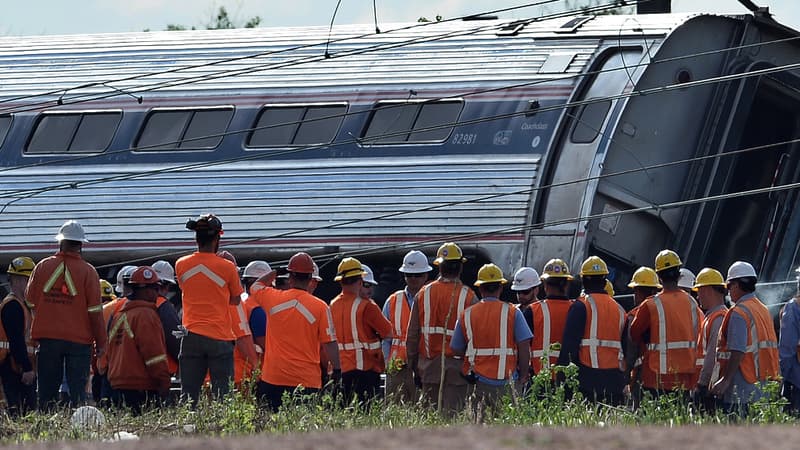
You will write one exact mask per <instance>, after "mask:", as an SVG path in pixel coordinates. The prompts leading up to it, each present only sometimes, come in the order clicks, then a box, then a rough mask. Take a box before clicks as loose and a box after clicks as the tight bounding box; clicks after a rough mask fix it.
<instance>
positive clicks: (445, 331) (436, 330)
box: [420, 285, 468, 357]
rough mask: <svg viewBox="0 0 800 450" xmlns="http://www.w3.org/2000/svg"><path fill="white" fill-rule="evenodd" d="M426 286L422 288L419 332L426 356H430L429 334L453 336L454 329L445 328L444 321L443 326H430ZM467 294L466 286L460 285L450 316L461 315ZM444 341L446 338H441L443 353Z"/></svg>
mask: <svg viewBox="0 0 800 450" xmlns="http://www.w3.org/2000/svg"><path fill="white" fill-rule="evenodd" d="M428 286H430V285H428ZM428 286H426V287H425V288H423V291H422V303H423V305H424V311H423V322H422V323H423V325H422V327H420V332H421V333H422V340H423V343H424V345H425V356H426V357H429V356H431V335H433V334H440V335H442V337H443V338H444V336H445V335H446V336H453V333H455V329H450V328H447V324H446V323H445V324H444V326H443V327H432V326H431V295H430V289H428ZM467 294H468V288H467V287H466V286H461V292H460V293H459V294H458V307H457V309H456V311H454V313H455V316H451V317H458V316H460V315H461V312H462V311H464V303H465V302H466V301H467ZM451 301H452V300H451ZM446 343H447V339H442V349H441V351H442V352H443V353H446V351H447V349H446V348H445V345H446Z"/></svg>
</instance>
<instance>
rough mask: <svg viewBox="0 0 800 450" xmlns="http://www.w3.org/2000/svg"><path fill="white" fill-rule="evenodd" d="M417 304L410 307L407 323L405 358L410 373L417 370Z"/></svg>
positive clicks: (418, 332)
mask: <svg viewBox="0 0 800 450" xmlns="http://www.w3.org/2000/svg"><path fill="white" fill-rule="evenodd" d="M418 304H419V302H414V304H413V305H412V306H411V316H410V318H409V321H408V336H407V337H406V357H407V358H408V366H409V367H410V368H411V370H412V371H414V372H416V370H417V361H418V359H419V338H420V336H419V335H420V328H419V308H418V307H417V305H418Z"/></svg>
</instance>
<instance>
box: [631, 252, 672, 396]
mask: <svg viewBox="0 0 800 450" xmlns="http://www.w3.org/2000/svg"><path fill="white" fill-rule="evenodd" d="M628 287H629V288H631V289H633V308H632V309H631V310H630V311H628V313H627V314H626V316H625V345H624V347H623V353H624V354H625V372H626V373H629V374H630V382H629V386H630V394H631V398H632V400H633V409H638V407H639V403H640V401H641V398H642V395H641V394H642V362H643V359H642V355H644V351H645V347H644V346H643V345H642V343H640V342H634V341H633V339H631V332H630V329H631V322H633V317H634V316H635V315H636V311H637V310H638V309H639V308H640V307H641V306H642V303H644V301H645V300H647V299H648V298H649V297H652V296H654V295H656V294H657V293H658V292H659V291H660V290H661V289H662V288H663V286H661V283H659V282H658V274H657V273H656V271H655V270H653V269H651V268H650V267H644V266H642V267H639V268H638V269H636V272H634V273H633V276H632V277H631V281H630V283H628Z"/></svg>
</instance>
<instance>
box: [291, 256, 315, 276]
mask: <svg viewBox="0 0 800 450" xmlns="http://www.w3.org/2000/svg"><path fill="white" fill-rule="evenodd" d="M286 270H288V271H289V272H296V273H314V260H313V259H312V258H311V255H309V254H308V253H306V252H300V253H295V254H294V256H292V257H291V258H289V265H288V266H287V267H286Z"/></svg>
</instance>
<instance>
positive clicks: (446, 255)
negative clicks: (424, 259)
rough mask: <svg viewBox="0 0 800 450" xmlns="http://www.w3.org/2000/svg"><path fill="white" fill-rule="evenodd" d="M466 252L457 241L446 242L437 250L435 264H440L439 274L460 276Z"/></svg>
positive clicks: (453, 276) (442, 275)
mask: <svg viewBox="0 0 800 450" xmlns="http://www.w3.org/2000/svg"><path fill="white" fill-rule="evenodd" d="M466 261H467V258H464V253H463V252H462V251H461V247H459V246H458V245H457V244H456V243H455V242H445V243H444V244H442V245H441V247H439V250H438V251H437V252H436V259H434V260H433V264H434V265H435V266H439V275H440V276H441V277H443V278H458V277H460V276H461V271H462V270H463V268H464V263H465V262H466Z"/></svg>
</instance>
